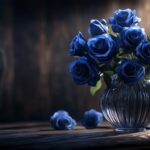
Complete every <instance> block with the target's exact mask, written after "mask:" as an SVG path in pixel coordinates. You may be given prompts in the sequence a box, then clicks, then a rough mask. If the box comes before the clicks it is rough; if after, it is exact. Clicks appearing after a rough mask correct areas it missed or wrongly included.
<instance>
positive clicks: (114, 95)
mask: <svg viewBox="0 0 150 150" xmlns="http://www.w3.org/2000/svg"><path fill="white" fill-rule="evenodd" d="M101 109H102V112H103V114H104V116H105V118H106V119H107V120H108V121H109V122H110V123H111V124H112V125H113V126H114V127H115V128H116V130H117V131H142V130H145V128H146V127H147V125H148V124H149V123H150V82H149V81H148V80H145V79H144V80H141V81H139V82H137V83H134V84H131V85H127V84H125V83H123V82H122V81H120V80H119V79H118V78H117V77H113V79H112V83H111V85H110V86H109V88H107V89H106V90H105V92H104V94H103V96H102V97H101Z"/></svg>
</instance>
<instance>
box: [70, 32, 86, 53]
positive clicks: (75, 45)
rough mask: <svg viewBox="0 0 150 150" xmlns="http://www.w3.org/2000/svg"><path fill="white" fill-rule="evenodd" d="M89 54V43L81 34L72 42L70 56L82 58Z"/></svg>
mask: <svg viewBox="0 0 150 150" xmlns="http://www.w3.org/2000/svg"><path fill="white" fill-rule="evenodd" d="M86 53H87V41H86V40H85V38H84V36H83V34H82V33H81V32H79V33H78V34H77V35H76V36H75V37H74V38H73V40H72V41H71V44H70V52H69V55H70V56H82V55H85V54H86Z"/></svg>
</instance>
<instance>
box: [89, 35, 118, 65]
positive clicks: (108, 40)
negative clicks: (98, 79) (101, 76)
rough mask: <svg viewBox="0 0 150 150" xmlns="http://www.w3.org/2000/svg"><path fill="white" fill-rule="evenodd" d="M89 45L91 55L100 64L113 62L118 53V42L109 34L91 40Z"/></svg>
mask: <svg viewBox="0 0 150 150" xmlns="http://www.w3.org/2000/svg"><path fill="white" fill-rule="evenodd" d="M87 44H88V47H89V51H88V53H89V55H90V56H91V57H92V58H93V59H94V60H95V61H96V62H97V63H99V64H101V63H106V62H109V61H111V60H112V58H113V57H114V56H115V55H116V53H117V51H118V46H117V42H116V41H114V40H113V39H112V37H111V36H110V35H108V34H102V35H99V36H96V37H93V38H90V39H89V40H88V42H87Z"/></svg>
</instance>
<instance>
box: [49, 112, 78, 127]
mask: <svg viewBox="0 0 150 150" xmlns="http://www.w3.org/2000/svg"><path fill="white" fill-rule="evenodd" d="M50 121H51V125H52V127H53V128H54V129H56V130H70V129H73V128H74V127H75V126H76V124H77V123H76V121H75V120H74V119H73V118H72V117H71V116H69V114H68V113H67V112H66V111H63V110H60V111H57V112H55V113H54V114H53V115H52V116H51V118H50Z"/></svg>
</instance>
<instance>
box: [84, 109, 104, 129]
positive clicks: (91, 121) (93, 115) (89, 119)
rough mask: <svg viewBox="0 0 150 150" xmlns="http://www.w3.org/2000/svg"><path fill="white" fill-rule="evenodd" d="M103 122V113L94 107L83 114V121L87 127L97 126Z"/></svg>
mask: <svg viewBox="0 0 150 150" xmlns="http://www.w3.org/2000/svg"><path fill="white" fill-rule="evenodd" d="M102 122H103V114H102V113H100V112H97V111H96V110H94V109H91V110H89V111H86V112H85V113H84V115H83V118H82V120H81V123H82V125H83V126H85V127H86V128H96V127H97V126H98V124H100V123H102Z"/></svg>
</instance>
